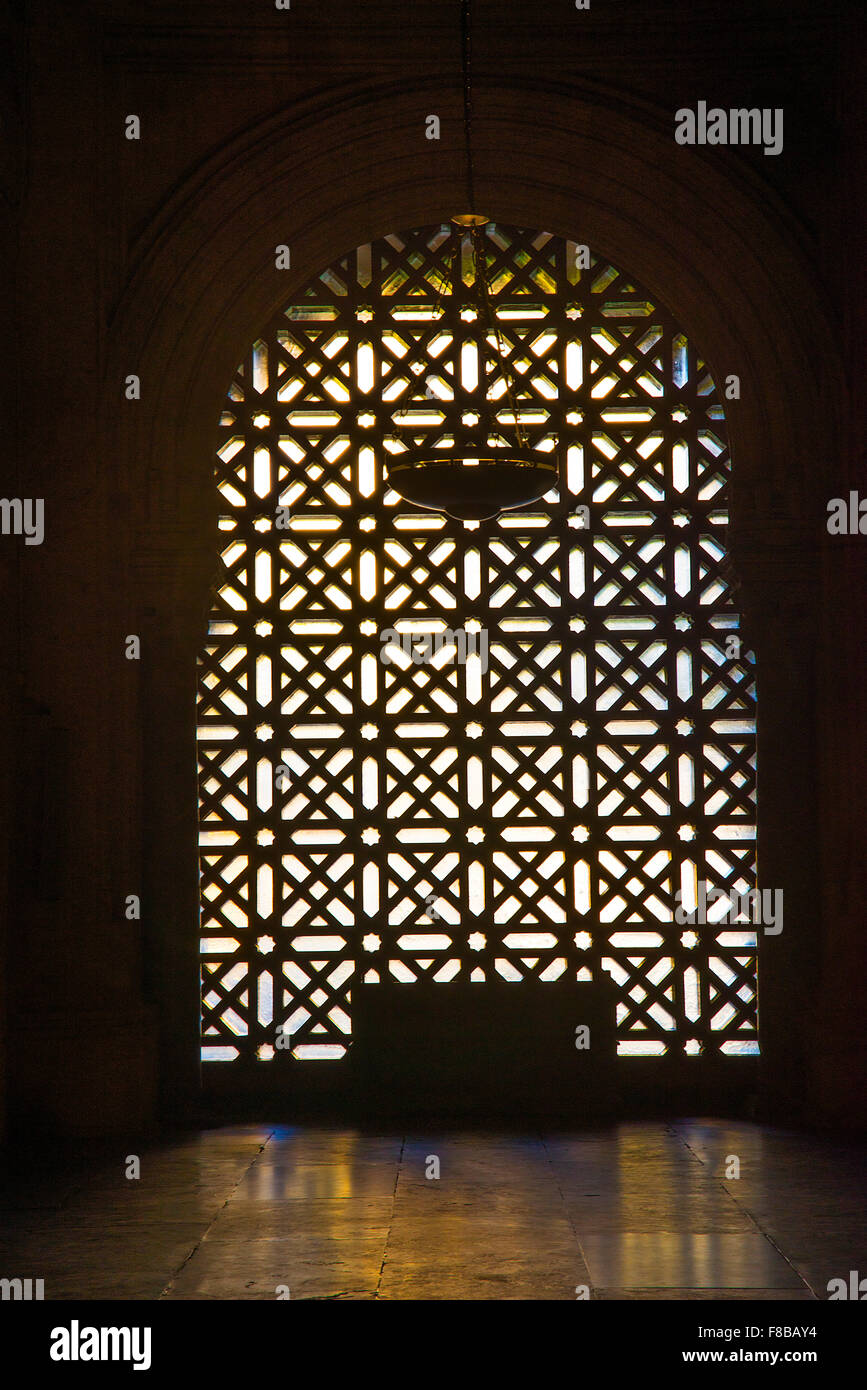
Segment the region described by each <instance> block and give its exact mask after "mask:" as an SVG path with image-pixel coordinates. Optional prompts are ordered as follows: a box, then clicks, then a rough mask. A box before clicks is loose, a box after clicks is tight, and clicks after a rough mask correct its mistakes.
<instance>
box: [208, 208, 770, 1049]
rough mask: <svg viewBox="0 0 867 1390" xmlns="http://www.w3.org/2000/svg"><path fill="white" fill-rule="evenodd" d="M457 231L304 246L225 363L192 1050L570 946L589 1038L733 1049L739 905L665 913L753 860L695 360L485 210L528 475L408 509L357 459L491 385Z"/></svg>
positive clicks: (742, 1035)
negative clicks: (356, 994)
mask: <svg viewBox="0 0 867 1390" xmlns="http://www.w3.org/2000/svg"><path fill="white" fill-rule="evenodd" d="M461 235H462V234H461V233H460V232H459V231H457V230H456V229H454V228H453V227H451V226H443V227H427V228H423V229H421V230H416V231H412V232H408V233H403V234H401V235H399V236H389V237H386V238H385V239H384V240H382V241H379V242H376V243H374V244H373V245H368V246H363V247H360V248H359V249H358V250H357V251H354V252H353V253H352V254H350V255H348V256H346V257H344V258H343V259H342V260H340V261H339V262H337V263H336V264H335V265H333V266H331V267H329V269H327V270H325V271H324V272H323V273H322V274H321V275H319V276H317V277H316V278H315V279H314V280H313V281H312V282H311V283H310V285H309V286H308V287H307V289H306V290H305V291H304V292H303V293H301V294H300V295H299V296H298V298H297V300H296V302H295V303H294V304H292V305H291V306H290V307H289V308H287V309H286V310H285V312H282V313H280V314H279V315H278V316H277V317H276V318H275V319H274V320H273V322H272V323H271V324H270V325H269V327H268V328H267V330H266V331H265V333H264V334H263V335H262V337H261V338H260V339H259V340H258V341H257V342H256V343H255V344H253V346H252V348H251V350H250V352H249V354H248V356H247V357H246V358H245V360H244V361H243V362H242V363H241V365H240V366H239V367H238V370H237V372H236V374H235V377H234V380H233V382H232V386H231V389H230V391H229V399H228V401H227V404H226V409H225V411H224V413H223V416H222V419H221V431H222V442H221V444H220V447H219V451H218V461H217V486H218V488H219V494H220V499H221V516H220V520H219V528H220V535H221V575H220V581H219V585H218V588H217V590H216V592H215V594H214V598H213V607H212V612H211V621H210V627H209V635H208V639H207V644H206V647H205V649H204V652H203V654H202V656H201V659H200V676H199V715H198V722H199V761H200V828H201V902H202V911H201V950H202V981H203V988H202V1001H203V1002H202V1012H203V1057H204V1058H205V1059H206V1060H213V1061H217V1060H226V1059H230V1058H237V1057H240V1056H247V1057H257V1058H259V1059H260V1060H261V1061H262V1062H268V1061H269V1060H272V1059H273V1058H274V1057H275V1055H276V1054H277V1051H279V1050H280V1049H279V1048H277V1047H276V1046H275V1044H276V1039H277V1030H278V1028H281V1029H283V1034H282V1040H283V1043H285V1042H286V1040H287V1039H288V1045H289V1050H291V1051H292V1052H293V1053H294V1055H295V1056H296V1057H299V1058H308V1059H316V1058H322V1057H334V1056H340V1055H342V1054H343V1053H344V1052H345V1050H346V1048H347V1046H348V1045H349V1043H350V1041H351V1036H352V1022H351V1019H352V989H353V983H354V982H356V981H359V980H360V979H364V980H366V981H369V982H370V981H376V980H380V981H381V980H383V979H384V978H386V977H387V976H391V977H392V978H393V979H396V980H398V981H405V982H407V984H411V983H412V982H414V981H418V980H420V979H422V978H433V979H434V980H436V981H438V982H440V983H441V984H442V986H443V987H444V988H446V987H447V982H448V981H449V980H452V979H455V978H457V977H459V976H461V977H464V978H467V977H469V978H470V979H471V980H474V981H478V982H479V987H480V990H483V988H484V984H483V982H484V981H485V980H487V979H490V978H492V977H493V975H494V973H496V974H498V975H500V976H502V977H504V978H505V979H507V980H514V981H524V982H531V983H532V982H536V983H537V984H538V983H539V982H542V984H544V982H546V981H550V980H555V979H558V978H561V977H562V976H564V975H566V974H571V976H572V978H577V979H592V978H598V977H599V972H601V971H603V970H605V971H608V972H609V974H610V975H611V977H612V979H613V980H614V982H615V984H616V986H617V990H618V998H619V1003H618V1005H617V1036H618V1040H619V1041H618V1047H619V1050H620V1052H621V1053H623V1054H630V1055H635V1054H637V1055H659V1054H661V1053H664V1052H668V1051H673V1050H677V1051H681V1052H684V1053H686V1054H687V1055H692V1054H695V1055H698V1054H701V1053H702V1052H704V1053H709V1052H717V1053H719V1052H722V1053H728V1054H749V1053H756V1052H758V1042H757V1013H756V928H755V927H754V926H751V925H749V924H748V923H747V924H734V925H732V924H731V923H729V924H722V925H721V924H720V923H719V922H717V924H716V925H713V924H711V925H699V924H696V925H695V926H694V927H690V926H687V927H684V926H680V925H678V924H677V922H676V921H675V919H674V911H675V906H676V897H675V895H676V894H677V893H678V892H681V893H682V894H683V902H684V904H686V905H691V902H692V901H694V897H695V893H696V885H697V884H698V883H700V882H702V881H704V882H706V883H707V884H708V885H709V887H713V888H717V889H723V890H725V891H726V892H727V893H730V892H733V891H737V892H739V893H744V892H746V891H748V890H749V889H750V888H751V887H753V886H754V884H755V863H754V848H755V832H754V810H755V805H754V803H755V754H754V731H755V724H754V678H753V667H752V655H751V654H750V653H748V652H746V651H744V652H738V650H737V648H738V641H737V640H735V641H732V638H733V637H735V636H736V633H737V628H738V616H737V614H736V613H735V612H734V611H733V609H732V606H731V601H730V597H729V593H728V590H727V587H726V580H725V576H724V561H725V549H724V535H725V526H726V523H727V519H728V518H727V512H726V484H727V478H728V472H729V461H728V453H727V448H726V435H725V422H724V418H723V410H722V406H721V404H720V401H719V398H718V395H717V392H716V389H715V386H714V383H713V381H712V379H711V376H710V373H709V371H708V369H707V367H706V365H705V364H704V363H703V362H702V360H701V358H700V357H699V356H698V354H697V352H696V349H695V347H694V345H693V344H692V343H690V342H688V341H687V339H686V337H685V335H684V334H683V332H682V331H681V330H680V329H679V327H678V326H677V325H676V324H675V323H673V322H672V320H671V318H670V316H669V314H668V313H667V312H666V311H665V309H663V308H661V307H660V306H658V305H656V304H654V303H653V302H651V300H650V298H649V296H648V295H647V294H646V293H645V292H644V291H643V290H642V289H641V288H640V287H638V286H637V285H635V284H634V283H632V282H631V281H630V280H628V279H627V277H625V276H624V275H623V274H621V272H620V271H618V270H616V269H615V268H614V267H613V266H610V265H608V264H607V263H606V262H604V261H601V260H599V259H596V258H591V264H590V268H589V269H579V268H578V265H579V263H580V257H578V256H577V255H576V250H577V248H576V246H575V245H574V244H573V243H570V242H568V241H564V240H561V239H559V238H557V237H554V236H549V235H548V234H546V233H536V232H527V231H520V230H517V229H514V228H510V227H502V226H496V227H495V226H490V227H489V228H487V230H486V246H487V255H488V259H489V265H490V277H491V284H492V296H493V299H494V302H495V307H496V313H497V316H498V319H499V322H500V325H501V329H502V335H503V338H504V340H505V343H506V347H507V351H508V354H509V361H510V363H511V366H512V370H513V372H514V374H515V377H516V379H517V382H518V406H519V413H520V416H521V418H522V420H523V423H524V425H525V428H526V432H527V436H528V439H529V442H530V444H531V446H532V447H534V448H536V449H539V450H543V451H551V450H554V449H559V451H560V458H561V480H560V487H559V490H558V491H552V492H551V493H549V494H548V496H547V497H546V498H545V499H544V500H543V501H542V502H540V503H536V504H533V506H532V507H531V508H529V509H527V510H526V511H524V512H507V513H503V514H502V515H501V516H500V517H499V518H497V519H495V520H493V521H490V522H482V523H475V522H474V523H461V522H456V521H452V520H450V519H448V518H446V517H444V516H440V515H436V514H431V513H425V512H422V511H419V510H416V509H414V508H413V507H412V506H410V505H408V504H407V503H405V502H403V501H402V500H401V499H400V498H399V497H398V496H397V495H396V493H394V492H393V491H392V490H390V489H389V487H388V486H387V484H385V483H384V481H383V461H384V460H385V459H387V457H388V456H389V455H396V454H399V453H401V452H402V451H403V450H404V449H406V448H407V446H408V444H410V443H413V444H419V443H422V442H426V444H427V446H428V447H429V448H431V447H432V448H436V447H447V445H448V443H449V442H450V439H451V437H452V432H453V431H454V429H455V428H456V425H457V423H458V422H459V419H460V418H464V420H465V422H466V418H465V416H466V411H467V408H468V407H467V402H468V399H469V402H470V408H471V405H472V400H473V396H475V399H476V400H479V399H480V394H479V393H481V392H483V391H485V392H489V393H490V394H491V395H492V396H493V397H494V398H498V393H502V392H503V383H502V374H501V372H499V370H498V366H497V364H496V361H495V353H496V345H495V343H491V344H489V345H488V347H489V349H490V353H489V355H488V349H483V351H482V352H481V353H479V352H478V351H477V349H476V347H475V346H473V341H475V340H473V341H470V340H469V338H468V332H469V328H468V324H467V320H466V318H463V317H462V316H461V309H462V302H463V301H462V290H463V287H464V286H465V285H466V284H468V283H470V277H471V275H472V262H471V258H470V255H469V241H468V240H464V242H463V245H462V246H459V247H458V248H457V249H458V253H459V254H458V255H457V257H456V258H455V260H454V262H453V261H452V253H453V251H454V250H455V247H454V244H453V238H455V237H458V238H460V237H461ZM451 266H453V268H454V274H453V275H451V278H450V267H451ZM465 312H466V310H465ZM482 359H484V360H482ZM500 420H501V422H503V423H504V424H508V423H509V415H508V410H507V409H506V408H505V405H504V408H503V411H502V413H501V415H500ZM582 509H586V510H582ZM389 632H392V633H393V635H391V636H389V635H388V634H389ZM443 632H445V633H446V638H445V642H444V644H443V645H442V646H441V647H440V648H439V649H438V650H436V649H435V646H436V644H434V643H433V642H432V641H431V640H430V637H431V635H432V634H434V633H443ZM425 634H427V637H428V641H427V642H426V643H422V644H419V645H416V646H412V645H411V642H412V641H415V642H416V643H419V639H420V638H421V637H423V636H424V635H425ZM404 638H405V640H404ZM483 639H484V641H483ZM462 658H463V659H462ZM711 915H712V914H711ZM285 1055H288V1052H286V1053H285Z"/></svg>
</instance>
